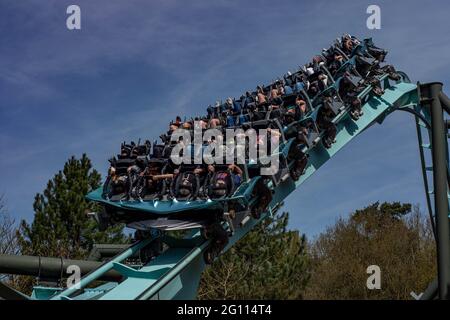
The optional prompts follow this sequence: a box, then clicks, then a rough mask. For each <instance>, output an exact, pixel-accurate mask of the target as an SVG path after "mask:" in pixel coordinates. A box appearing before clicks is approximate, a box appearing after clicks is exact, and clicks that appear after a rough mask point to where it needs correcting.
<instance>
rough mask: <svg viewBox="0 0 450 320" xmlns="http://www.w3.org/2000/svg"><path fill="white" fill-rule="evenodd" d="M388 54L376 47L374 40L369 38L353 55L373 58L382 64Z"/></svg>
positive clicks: (356, 48) (355, 49) (354, 50)
mask: <svg viewBox="0 0 450 320" xmlns="http://www.w3.org/2000/svg"><path fill="white" fill-rule="evenodd" d="M387 53H388V52H387V51H386V50H384V49H382V48H379V47H377V46H375V44H374V43H373V41H372V38H367V39H364V40H363V42H362V43H360V44H359V45H358V46H356V47H355V48H354V49H353V52H352V55H359V56H365V57H372V58H374V59H377V60H378V61H380V62H384V59H385V58H386V55H387Z"/></svg>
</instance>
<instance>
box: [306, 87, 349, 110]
mask: <svg viewBox="0 0 450 320" xmlns="http://www.w3.org/2000/svg"><path fill="white" fill-rule="evenodd" d="M338 85H339V83H335V84H333V85H331V86H329V87H328V88H327V89H325V90H324V91H322V92H321V93H320V94H319V95H318V96H317V97H316V98H315V99H314V101H313V107H314V108H317V107H319V106H320V105H326V106H327V107H329V108H330V109H331V111H332V112H333V113H334V116H337V115H338V114H340V113H341V112H343V111H345V109H346V106H345V104H344V102H343V101H342V99H341V97H340V96H339V93H338V90H337V89H336V86H338Z"/></svg>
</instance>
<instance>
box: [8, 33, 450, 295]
mask: <svg viewBox="0 0 450 320" xmlns="http://www.w3.org/2000/svg"><path fill="white" fill-rule="evenodd" d="M348 39H351V40H352V41H353V46H352V47H351V48H350V49H351V50H350V51H347V52H346V51H345V49H346V48H345V41H346V40H348ZM332 48H333V53H332V54H330V53H329V52H327V51H329V50H330V49H328V50H324V51H323V53H322V55H319V56H318V58H315V61H314V62H313V63H312V64H310V65H309V66H308V67H309V68H310V69H308V68H300V69H299V71H297V72H296V73H294V74H290V73H289V74H288V75H287V76H285V77H284V80H283V81H281V85H282V86H283V93H282V95H281V97H282V101H281V104H279V105H278V106H276V108H273V106H272V107H270V106H269V107H270V108H269V109H267V106H268V105H269V103H264V104H263V103H262V101H261V100H260V101H259V103H258V102H257V103H256V105H258V104H259V107H265V108H266V109H265V113H264V116H263V117H262V118H258V119H256V118H255V117H252V116H251V115H250V116H248V114H245V113H244V112H243V111H242V110H239V114H234V115H235V120H236V121H233V124H228V126H229V127H230V126H233V125H234V126H243V125H247V126H248V127H257V126H258V125H260V126H262V127H272V128H275V129H279V130H280V132H281V138H280V139H281V142H280V145H279V147H278V149H277V150H276V151H275V153H274V154H275V155H276V156H277V157H279V159H281V161H280V168H279V170H278V171H277V172H276V173H275V174H273V175H269V176H264V177H262V176H261V175H259V174H257V173H255V172H256V171H255V170H254V169H255V167H256V168H259V167H260V165H259V164H254V163H250V161H248V159H247V161H246V162H245V163H244V164H243V165H242V166H241V172H242V181H241V182H240V183H239V184H237V185H236V186H234V187H233V188H229V190H227V192H226V194H222V196H220V197H214V196H212V194H211V193H210V192H211V191H210V189H209V188H208V187H205V186H207V184H205V183H203V184H200V183H199V182H198V181H197V180H196V182H195V184H191V185H190V186H191V193H190V194H189V196H188V197H185V198H182V197H181V196H182V194H180V193H179V188H180V185H179V182H177V179H178V177H185V178H186V177H187V175H190V176H194V177H195V175H194V174H193V171H192V169H191V168H189V169H186V171H182V170H180V171H173V170H172V171H171V172H170V173H168V172H169V171H167V172H162V178H161V180H158V183H160V182H161V183H163V184H164V185H163V187H162V189H159V190H165V191H164V192H161V191H159V192H157V194H156V193H150V192H148V188H149V187H148V185H141V184H140V182H139V181H140V180H137V179H135V178H133V177H131V176H130V170H128V171H127V170H125V171H124V176H126V178H125V180H123V181H125V185H126V186H127V187H126V188H122V189H121V191H120V192H112V191H111V179H109V180H108V179H107V181H106V182H105V185H104V186H103V187H102V188H99V189H98V190H94V191H93V192H91V193H90V194H88V195H87V198H88V199H89V200H91V201H95V202H97V203H100V204H101V205H102V206H103V207H104V211H103V212H100V213H95V214H94V215H95V217H96V219H97V220H98V221H99V225H100V226H101V227H106V226H108V225H110V224H114V223H119V222H125V223H126V224H127V225H128V226H129V227H132V228H135V229H137V230H138V232H137V233H136V234H137V237H136V239H135V242H134V243H133V244H131V245H129V246H101V245H99V246H97V249H98V250H97V253H98V255H99V256H102V255H103V258H105V257H106V258H105V259H100V257H97V258H96V259H94V258H93V259H89V260H84V261H76V260H65V259H60V258H46V257H31V256H7V255H3V256H2V257H1V259H0V273H5V274H24V275H33V276H36V277H39V278H42V279H52V278H53V279H55V278H58V279H59V278H61V276H62V275H64V274H65V272H66V269H67V267H68V266H70V265H77V266H79V267H80V269H81V273H82V275H83V277H82V278H81V280H80V281H79V282H78V283H77V285H74V286H69V287H67V288H63V287H60V286H42V285H37V286H35V287H34V289H33V292H32V295H31V296H27V295H25V294H23V293H21V292H18V291H16V290H14V289H12V288H10V287H8V286H6V285H5V284H3V283H1V282H0V296H1V297H3V298H5V299H36V300H97V299H98V300H116V299H122V300H160V299H161V300H166V299H195V297H196V294H197V289H198V285H199V281H200V277H201V274H202V271H203V270H204V269H205V268H206V266H207V265H208V264H209V263H211V262H212V261H214V259H216V258H217V256H219V255H220V254H223V253H224V252H226V251H227V250H228V249H229V248H231V247H232V246H233V245H234V244H235V243H236V242H237V241H239V240H240V239H241V238H243V237H244V236H245V235H246V234H247V233H248V232H249V231H251V230H252V229H253V228H254V227H255V226H256V225H257V224H259V223H260V222H261V221H262V220H264V219H266V218H268V217H270V216H273V215H274V214H275V212H276V211H277V210H278V209H279V208H280V207H281V206H282V204H283V200H284V199H285V198H286V197H287V196H288V195H289V194H290V193H292V192H293V191H294V190H295V189H297V188H299V187H300V186H301V185H302V184H303V183H304V182H305V181H306V180H307V179H308V178H309V177H311V176H312V175H313V174H314V173H315V172H316V171H317V170H319V168H320V167H321V166H322V165H323V164H324V163H326V162H327V161H328V160H330V159H331V158H332V157H333V156H334V155H335V154H336V153H337V152H338V151H339V150H341V149H342V148H343V147H344V146H345V145H347V144H348V143H350V141H351V140H352V139H354V138H355V137H357V136H358V135H359V134H360V133H362V132H363V131H364V130H366V129H368V128H370V127H371V126H372V125H376V124H380V125H381V124H382V123H383V120H384V119H385V118H386V117H387V116H388V115H390V114H391V113H392V112H394V111H405V112H409V113H411V114H412V115H413V116H414V119H415V122H416V129H417V137H418V144H419V150H420V152H419V156H420V159H421V163H422V176H423V182H424V188H425V194H426V203H427V209H428V211H429V215H430V219H431V222H432V226H433V232H434V235H435V239H436V244H437V258H438V275H437V278H436V280H435V281H434V282H433V283H432V284H430V286H429V288H428V289H427V290H426V292H425V293H424V295H423V296H422V299H435V298H440V299H449V298H450V294H449V290H450V231H449V202H448V199H449V196H448V187H449V181H450V180H449V178H450V171H449V166H448V143H447V138H448V133H447V130H448V128H449V126H450V123H449V121H448V120H447V119H446V117H445V116H444V114H447V115H448V114H450V99H449V98H447V96H446V95H445V94H444V93H443V91H442V84H441V83H438V82H434V83H426V84H421V83H417V84H413V83H411V82H410V80H409V78H408V76H407V75H406V74H405V73H403V72H400V71H395V70H394V69H393V68H382V67H380V63H381V62H382V61H383V60H384V56H385V55H386V52H385V51H384V50H382V49H379V48H377V47H375V46H374V45H373V43H372V41H371V39H366V40H364V41H362V42H360V41H358V40H355V39H354V38H353V37H348V38H343V40H342V41H341V42H339V41H338V42H337V43H336V44H335V45H334V46H332ZM347 49H348V48H347ZM330 55H331V56H333V57H339V65H338V66H337V67H336V68H335V69H334V70H330V69H331V68H330V67H329V66H330V64H329V63H328V62H329V59H330V58H329V56H330ZM332 59H333V58H332ZM311 70H312V71H311ZM318 70H319V71H318ZM314 73H316V76H317V74H319V77H318V78H316V80H317V81H319V82H320V81H321V80H323V79H321V78H320V75H323V76H324V77H325V78H326V80H327V81H325V82H324V81H322V82H321V85H322V87H321V86H320V85H319V86H318V88H319V90H317V91H316V92H315V93H314V94H312V93H311V92H310V91H309V92H308V88H305V87H304V86H299V85H298V83H299V82H301V81H298V82H297V81H295V76H296V75H301V74H306V75H308V77H309V79H311V77H310V76H311V75H312V76H313V77H314ZM368 75H370V81H366V80H367V79H368V78H369V76H368ZM293 79H294V80H293ZM277 81H279V80H277ZM274 83H277V82H274ZM278 83H280V82H278ZM270 87H274V84H272V85H271V86H269V88H270ZM343 87H345V88H348V87H351V88H358V89H357V90H352V93H353V95H350V94H348V92H344V91H343V90H342V88H343ZM259 90H261V93H262V94H264V93H265V91H264V88H259ZM269 90H270V89H269ZM344 95H346V96H344ZM298 97H301V100H302V101H303V102H304V103H306V110H307V112H305V113H304V114H302V115H301V116H300V117H296V118H295V117H294V116H293V117H292V119H290V120H289V121H285V120H284V116H285V115H289V106H290V105H294V104H295V101H296V98H298ZM264 102H265V101H264ZM355 102H356V103H355ZM236 103H239V104H240V105H242V106H244V98H242V99H240V100H234V101H232V102H231V106H233V105H235V104H236ZM273 104H275V103H273ZM219 107H220V106H219ZM242 109H244V108H242ZM256 109H257V108H256ZM256 109H253V113H255V110H256ZM274 109H277V110H278V113H277V116H273V117H271V116H269V114H270V112H268V111H271V112H273V110H274ZM212 112H214V111H212ZM273 114H275V113H274V112H273ZM324 114H325V117H324ZM324 118H325V120H324ZM320 119H322V120H320ZM227 120H228V119H226V120H225V122H227ZM292 132H293V133H294V135H292ZM299 132H302V134H301V135H299V134H298V133H299ZM124 146H126V145H125V144H123V145H122V147H124ZM149 148H150V146H149V144H147V145H144V146H143V149H149ZM141 149H142V148H141ZM294 149H295V150H296V153H294V154H295V156H298V155H300V156H302V157H306V158H304V159H307V161H306V160H305V161H304V162H302V165H301V169H300V171H296V170H295V168H296V165H297V164H298V162H296V161H297V160H298V159H296V158H295V157H293V156H292V150H294ZM147 151H148V150H147ZM427 153H429V154H430V155H431V159H432V163H427V159H429V157H427ZM272 155H273V154H272ZM136 158H137V157H135V158H134V159H136ZM144 158H145V159H147V158H146V157H144ZM120 160H121V158H120V157H119V159H113V160H112V161H110V162H111V167H112V168H113V169H114V170H113V172H112V173H111V172H110V174H109V178H111V177H112V176H113V174H116V173H117V172H118V171H120V166H119V165H118V162H120ZM125 160H126V161H128V160H127V159H125ZM153 160H154V162H155V163H157V165H159V164H160V161H159V160H161V159H155V157H153ZM126 161H125V162H126ZM150 161H152V157H150ZM122 162H123V161H122ZM135 163H136V162H133V164H135ZM148 165H149V164H148V163H146V164H145V166H146V167H147V166H148ZM130 166H131V165H127V167H128V168H129V167H130ZM160 173H161V172H160ZM140 176H145V174H144V173H142V174H140ZM213 176H215V175H213ZM180 179H181V178H180ZM209 179H211V177H209ZM155 181H156V180H155ZM206 181H208V180H206ZM138 187H139V188H138ZM144 187H145V188H147V192H145V191H144V189H145V188H144ZM193 189H195V196H193V195H192V190H193ZM261 190H262V191H261ZM264 195H267V196H264ZM171 230H183V231H184V232H183V236H182V237H174V236H173V235H172V234H171V233H170V232H168V231H171ZM217 230H219V231H217ZM218 235H220V237H219V236H218ZM224 235H225V236H224ZM221 237H222V238H221ZM223 237H226V240H225V241H222V240H223ZM105 252H106V253H105ZM208 253H209V255H208ZM211 253H214V254H211Z"/></svg>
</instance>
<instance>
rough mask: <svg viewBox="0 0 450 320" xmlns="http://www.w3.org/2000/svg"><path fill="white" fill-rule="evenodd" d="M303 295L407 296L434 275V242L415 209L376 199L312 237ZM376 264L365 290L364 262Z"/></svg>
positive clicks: (426, 283)
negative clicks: (373, 280)
mask: <svg viewBox="0 0 450 320" xmlns="http://www.w3.org/2000/svg"><path fill="white" fill-rule="evenodd" d="M309 252H310V254H311V261H312V263H311V270H312V271H311V279H310V283H309V284H308V286H307V289H306V292H305V297H306V298H308V299H411V296H410V292H411V291H414V292H417V293H418V292H422V291H423V290H424V289H425V288H426V287H427V285H428V284H429V283H430V281H431V280H432V279H433V278H434V277H435V275H436V266H435V261H436V260H435V244H434V239H433V234H432V230H431V227H430V224H429V222H428V221H427V220H426V218H424V217H423V215H422V214H421V213H420V211H419V209H418V208H412V207H411V205H410V204H401V203H399V202H394V203H383V204H381V205H380V204H379V203H378V202H376V203H374V204H372V205H370V206H368V207H366V208H364V209H362V210H357V211H355V212H354V213H353V214H351V215H350V217H349V218H348V219H342V218H341V219H339V220H338V221H337V222H336V224H335V225H333V226H332V227H329V228H328V229H327V230H326V231H325V232H324V233H322V234H321V235H320V236H319V237H318V238H317V239H316V240H315V241H313V242H312V244H311V247H310V250H309ZM370 265H378V266H379V267H380V269H381V289H379V290H377V289H375V290H369V289H367V286H366V281H367V278H368V276H369V274H367V273H366V270H367V267H368V266H370Z"/></svg>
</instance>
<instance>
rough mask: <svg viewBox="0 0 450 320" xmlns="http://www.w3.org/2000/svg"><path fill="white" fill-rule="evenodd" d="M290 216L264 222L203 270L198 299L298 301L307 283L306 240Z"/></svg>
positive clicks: (277, 217)
mask: <svg viewBox="0 0 450 320" xmlns="http://www.w3.org/2000/svg"><path fill="white" fill-rule="evenodd" d="M288 219H289V215H288V213H283V214H281V215H277V216H275V217H274V218H273V219H266V220H265V221H263V222H262V223H261V224H260V225H259V226H257V227H256V228H255V229H254V230H252V231H251V232H250V233H249V234H248V235H246V236H245V237H244V238H243V239H241V240H240V241H239V242H238V243H237V244H236V245H235V246H233V247H232V248H231V249H230V250H228V251H227V252H226V253H225V254H224V255H223V256H221V257H220V258H219V259H218V260H217V261H215V262H214V263H213V264H212V265H211V266H210V267H209V268H207V269H206V270H205V272H204V273H203V275H202V279H201V281H200V288H199V294H198V298H199V299H301V298H302V292H303V288H304V287H305V285H306V283H307V280H308V273H307V270H308V262H307V256H306V252H305V238H304V236H300V235H299V233H298V231H288V230H287V224H288Z"/></svg>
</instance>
